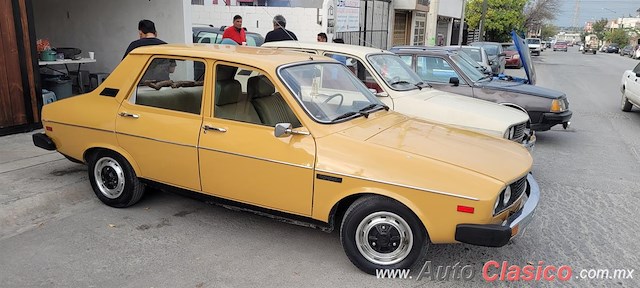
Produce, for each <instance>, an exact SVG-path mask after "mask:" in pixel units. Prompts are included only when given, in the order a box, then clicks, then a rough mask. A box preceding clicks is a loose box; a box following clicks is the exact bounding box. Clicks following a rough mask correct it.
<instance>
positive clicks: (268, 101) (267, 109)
mask: <svg viewBox="0 0 640 288" xmlns="http://www.w3.org/2000/svg"><path fill="white" fill-rule="evenodd" d="M214 77H215V94H214V108H213V115H214V117H215V118H220V119H227V120H234V121H240V122H246V123H252V124H258V125H264V126H270V127H273V126H275V125H276V124H278V123H290V124H291V125H292V126H293V127H296V128H297V127H300V126H301V124H300V121H298V119H297V118H296V116H295V115H294V113H293V111H291V108H290V107H289V106H288V104H287V103H286V102H285V101H284V99H283V98H282V95H281V94H280V92H279V91H278V90H277V89H276V87H275V85H273V82H271V80H270V79H269V78H268V77H267V75H266V74H265V73H263V72H262V71H260V70H258V69H253V68H248V67H240V66H235V65H231V64H219V65H216V69H215V76H214Z"/></svg>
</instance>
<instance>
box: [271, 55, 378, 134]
mask: <svg viewBox="0 0 640 288" xmlns="http://www.w3.org/2000/svg"><path fill="white" fill-rule="evenodd" d="M279 73H280V76H281V78H282V80H283V81H284V82H285V84H286V85H287V86H288V87H289V89H291V91H292V93H293V95H294V96H295V97H296V100H297V101H298V103H300V105H301V106H302V107H303V108H304V109H305V111H307V113H308V114H309V115H310V116H311V117H312V118H313V119H314V120H316V121H318V122H321V123H337V122H342V121H347V120H349V119H352V118H355V117H358V116H363V115H364V116H366V115H368V114H369V113H373V112H375V111H378V110H380V109H382V108H385V106H384V105H383V104H382V103H381V102H380V101H379V100H378V99H377V98H376V96H374V95H373V94H372V93H371V91H369V90H367V88H366V87H365V86H364V85H363V84H362V82H360V80H359V79H358V78H356V77H355V76H354V75H353V72H352V71H350V70H349V69H348V68H347V67H346V66H345V65H342V64H339V63H308V64H300V65H295V66H289V67H285V68H282V69H281V70H280V71H279ZM335 79H341V81H340V82H337V81H335Z"/></svg>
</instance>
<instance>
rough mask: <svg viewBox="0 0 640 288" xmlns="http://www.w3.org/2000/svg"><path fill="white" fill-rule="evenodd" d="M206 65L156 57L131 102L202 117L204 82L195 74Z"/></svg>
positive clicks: (148, 67) (139, 83)
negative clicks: (197, 67)
mask: <svg viewBox="0 0 640 288" xmlns="http://www.w3.org/2000/svg"><path fill="white" fill-rule="evenodd" d="M196 65H199V66H204V65H205V64H204V62H201V61H193V60H185V59H172V58H155V59H153V60H152V61H151V63H150V64H149V66H147V69H146V70H145V73H144V74H143V76H142V79H141V80H140V82H138V85H137V86H136V91H135V93H134V94H133V96H132V97H131V98H130V102H131V103H133V104H136V105H142V106H150V107H156V108H161V109H166V110H173V111H180V112H187V113H193V114H200V107H201V105H202V93H203V92H202V88H203V84H204V82H203V81H197V79H196V77H197V76H195V75H194V67H195V66H196Z"/></svg>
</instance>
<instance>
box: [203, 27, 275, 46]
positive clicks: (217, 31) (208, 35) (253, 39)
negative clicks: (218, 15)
mask: <svg viewBox="0 0 640 288" xmlns="http://www.w3.org/2000/svg"><path fill="white" fill-rule="evenodd" d="M225 28H227V26H221V27H219V28H218V27H213V26H193V27H192V28H191V30H192V32H193V35H192V36H193V43H206V44H220V43H222V33H223V32H224V29H225ZM246 35H247V46H260V45H262V43H264V37H262V35H260V34H258V33H255V32H249V31H246Z"/></svg>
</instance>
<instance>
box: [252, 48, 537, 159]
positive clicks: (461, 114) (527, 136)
mask: <svg viewBox="0 0 640 288" xmlns="http://www.w3.org/2000/svg"><path fill="white" fill-rule="evenodd" d="M263 47H273V48H278V49H281V50H290V51H298V52H303V53H311V54H318V55H323V56H328V57H332V58H338V59H341V61H345V62H343V63H345V65H347V66H348V67H349V69H350V70H351V71H352V72H353V73H354V74H355V75H356V76H357V77H358V79H360V81H362V82H363V83H364V84H365V85H366V86H367V87H368V88H369V89H372V90H373V91H375V93H376V95H377V96H378V97H380V98H379V99H380V100H381V101H382V102H384V103H385V104H386V105H388V106H389V107H391V109H393V110H394V111H397V112H400V113H403V114H407V115H410V116H414V117H420V118H423V119H427V120H430V121H435V122H438V123H445V124H448V125H453V126H456V127H460V128H464V129H471V130H473V131H476V132H480V133H485V134H487V135H492V136H495V137H502V138H507V139H510V140H512V141H515V142H518V143H521V144H522V145H524V146H525V147H527V148H528V149H531V147H532V146H533V145H534V143H535V139H536V138H535V135H534V134H533V133H527V132H528V131H527V129H526V126H527V123H528V121H529V118H528V115H527V114H526V113H518V111H509V110H513V109H510V108H507V107H503V106H501V105H496V104H494V103H488V102H486V101H481V100H478V99H473V98H469V97H465V96H461V95H456V94H452V93H447V92H443V91H440V90H436V89H433V88H431V87H430V86H429V84H425V83H424V81H423V80H421V79H420V77H419V76H418V75H416V73H415V72H414V71H413V70H412V69H411V67H410V66H408V65H407V64H406V63H405V62H403V60H402V59H400V57H398V56H397V55H395V54H393V53H391V52H389V51H385V50H381V49H376V48H370V47H363V46H356V45H348V44H336V43H318V42H300V41H278V42H268V43H265V44H264V45H263ZM307 55H309V54H307ZM471 61H472V62H473V60H471ZM472 69H476V68H472ZM476 71H477V70H476ZM478 73H480V72H478ZM487 104H491V105H487ZM514 112H515V113H514ZM454 115H455V116H454ZM512 132H513V133H512Z"/></svg>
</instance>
